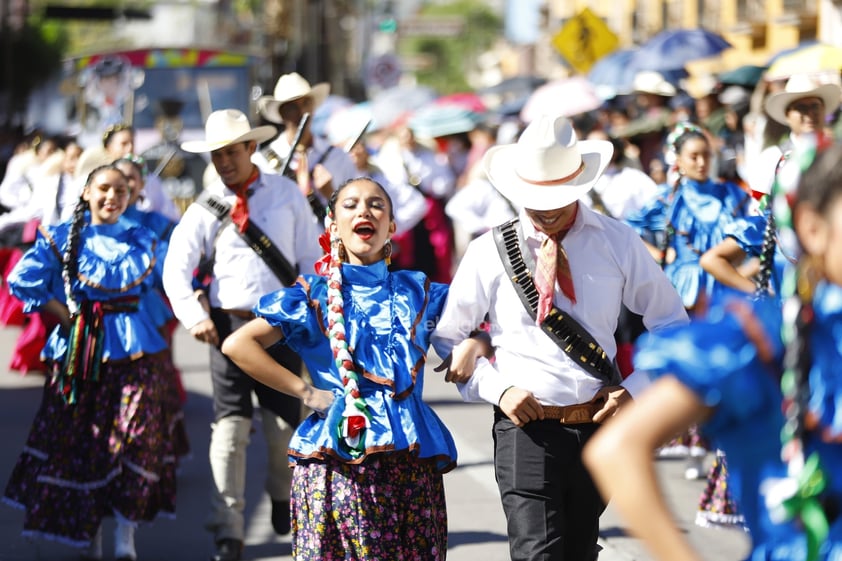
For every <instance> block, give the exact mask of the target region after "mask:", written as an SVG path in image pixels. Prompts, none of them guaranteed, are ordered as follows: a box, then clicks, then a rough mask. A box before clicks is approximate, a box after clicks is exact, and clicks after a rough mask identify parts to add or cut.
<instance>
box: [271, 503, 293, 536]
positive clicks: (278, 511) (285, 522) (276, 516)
mask: <svg viewBox="0 0 842 561" xmlns="http://www.w3.org/2000/svg"><path fill="white" fill-rule="evenodd" d="M272 527H273V528H274V529H275V533H276V534H278V535H279V536H285V535H287V534H289V531H290V529H291V526H290V521H289V501H272Z"/></svg>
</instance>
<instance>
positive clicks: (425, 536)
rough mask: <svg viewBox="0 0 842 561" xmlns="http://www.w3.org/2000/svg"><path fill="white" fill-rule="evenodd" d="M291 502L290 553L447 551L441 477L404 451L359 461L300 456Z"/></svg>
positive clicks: (339, 556)
mask: <svg viewBox="0 0 842 561" xmlns="http://www.w3.org/2000/svg"><path fill="white" fill-rule="evenodd" d="M291 502H292V555H293V558H294V559H296V560H300V561H303V560H307V561H338V560H342V561H364V560H372V559H382V560H384V561H385V560H389V561H443V560H444V559H445V556H446V554H447V511H446V506H445V497H444V483H443V481H442V476H441V474H440V473H436V471H435V469H434V467H433V464H431V463H422V462H418V461H416V460H415V458H414V457H412V456H411V455H409V454H402V453H396V454H381V455H376V456H372V457H371V458H369V459H367V460H366V461H365V462H363V463H362V464H358V465H357V464H345V463H342V462H339V461H337V460H335V459H332V458H329V459H327V460H325V461H308V460H303V461H300V462H299V463H298V464H297V465H296V466H295V470H294V471H293V476H292V501H291Z"/></svg>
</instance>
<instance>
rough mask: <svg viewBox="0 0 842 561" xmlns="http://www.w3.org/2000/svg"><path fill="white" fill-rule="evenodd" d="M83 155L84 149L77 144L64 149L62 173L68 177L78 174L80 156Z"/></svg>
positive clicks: (71, 144)
mask: <svg viewBox="0 0 842 561" xmlns="http://www.w3.org/2000/svg"><path fill="white" fill-rule="evenodd" d="M81 155H82V147H81V146H79V145H78V144H76V143H73V142H71V143H70V144H68V145H67V147H66V148H65V149H64V160H62V163H61V171H62V173H66V174H67V175H71V176H72V175H74V174H75V173H76V164H78V163H79V156H81Z"/></svg>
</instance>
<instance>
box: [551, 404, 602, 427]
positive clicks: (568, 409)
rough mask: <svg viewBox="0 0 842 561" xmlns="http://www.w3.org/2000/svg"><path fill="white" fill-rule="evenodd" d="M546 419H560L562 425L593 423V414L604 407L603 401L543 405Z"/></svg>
mask: <svg viewBox="0 0 842 561" xmlns="http://www.w3.org/2000/svg"><path fill="white" fill-rule="evenodd" d="M541 407H542V408H543V409H544V419H549V420H552V421H558V422H559V423H561V424H562V425H578V424H582V423H593V422H594V421H593V416H594V415H595V414H596V412H597V411H599V410H600V409H601V408H602V401H589V402H588V403H578V404H576V405H563V406H561V405H542V406H541Z"/></svg>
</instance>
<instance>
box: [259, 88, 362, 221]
mask: <svg viewBox="0 0 842 561" xmlns="http://www.w3.org/2000/svg"><path fill="white" fill-rule="evenodd" d="M329 92H330V85H329V84H327V83H326V82H322V83H319V84H316V85H315V86H312V87H311V86H310V83H309V82H308V81H307V80H305V79H304V78H303V77H302V76H301V75H300V74H298V73H297V72H292V73H290V74H284V75H283V76H281V77H280V78H278V82H277V84H275V91H274V95H271V96H263V97H261V98H260V99H258V100H257V107H258V110H259V111H260V114H261V116H262V117H263V118H264V119H266V120H267V121H270V122H273V123H278V124H282V125H283V126H284V128H283V131H282V132H281V134H280V136H278V138H276V139H275V140H273V141H272V142H271V143H270V144H269V146H268V149H267V150H263V151H260V152H257V153H255V155H254V156H253V158H252V159H253V161H254V162H255V163H256V164H257V165H258V166H260V168H261V169H262V170H264V171H266V172H269V173H272V172H278V171H280V168H281V166H282V164H283V162H284V161H285V160H286V158H288V156H289V153H290V149H291V146H292V144H293V142H294V139H295V136H296V133H297V131H298V127H299V124H300V123H301V119H302V117H303V116H304V114H305V113H309V114H310V116H311V117H312V115H313V112H314V111H315V110H316V108H318V106H319V105H321V104H322V102H323V101H324V100H325V98H326V97H327V95H328V93H329ZM288 173H289V176H290V178H292V179H295V181H296V183H297V184H298V187H299V189H300V190H301V191H302V193H304V194H305V195H308V196H309V198H310V201H311V204H312V205H313V211H314V213H317V210H316V209H317V208H318V206H319V205H321V206H324V205H326V204H327V201H328V200H329V199H330V195H331V194H332V193H333V191H334V189H336V187H338V186H339V185H342V184H343V183H345V182H346V181H348V180H349V179H354V178H355V177H357V175H358V172H357V171H356V167H355V166H354V162H353V161H352V159H351V157H350V156H349V155H348V154H346V153H345V152H344V151H343V150H341V149H339V148H337V147H335V146H333V145H332V144H331V143H330V142H329V141H328V140H327V139H325V138H322V137H320V136H315V135H313V133H312V131H311V130H310V125H309V124H308V125H307V126H306V127H305V128H304V130H303V131H302V134H301V138H300V141H299V143H298V145H297V146H296V147H295V154H294V155H293V159H292V160H291V163H290V167H289V171H288ZM314 197H315V198H314ZM317 216H318V214H317ZM319 218H322V217H321V216H319Z"/></svg>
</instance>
